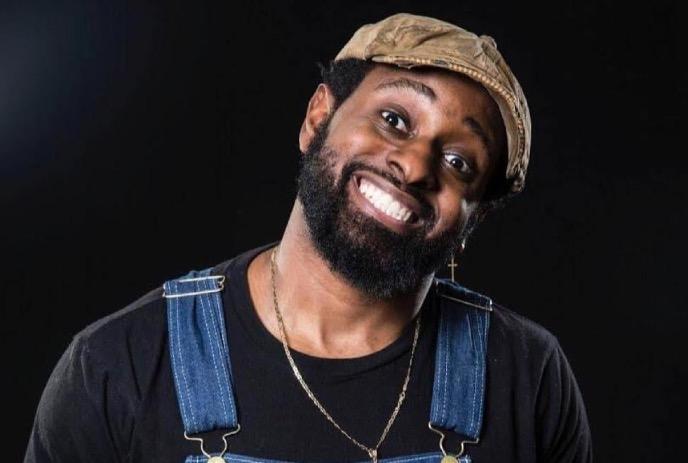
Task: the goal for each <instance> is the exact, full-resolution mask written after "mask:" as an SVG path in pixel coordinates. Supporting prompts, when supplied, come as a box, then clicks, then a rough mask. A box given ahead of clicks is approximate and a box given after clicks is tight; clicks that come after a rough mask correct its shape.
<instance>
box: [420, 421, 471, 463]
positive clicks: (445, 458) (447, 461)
mask: <svg viewBox="0 0 688 463" xmlns="http://www.w3.org/2000/svg"><path fill="white" fill-rule="evenodd" d="M428 428H430V430H431V431H432V432H434V433H435V434H439V436H440V450H441V451H442V463H456V462H458V461H459V459H460V458H461V457H462V456H463V454H464V453H465V452H466V448H465V444H477V443H478V442H480V439H476V440H463V441H461V447H459V453H457V454H453V455H452V454H450V453H447V451H446V450H445V449H444V439H445V438H446V437H447V436H446V435H445V434H444V433H443V432H442V431H440V430H439V429H437V428H434V427H433V426H432V423H431V422H430V421H428Z"/></svg>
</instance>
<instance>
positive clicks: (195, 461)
mask: <svg viewBox="0 0 688 463" xmlns="http://www.w3.org/2000/svg"><path fill="white" fill-rule="evenodd" d="M435 456H441V454H440V453H439V452H431V453H424V454H421V455H410V456H401V457H393V458H383V459H381V460H379V461H380V462H386V463H411V462H414V461H423V460H427V459H428V458H433V457H435ZM223 459H225V461H226V462H239V463H258V462H269V463H294V462H289V461H283V460H270V459H267V458H266V459H259V458H255V457H249V456H238V455H231V454H229V455H227V454H225V455H224V456H223ZM207 461H208V458H207V457H205V456H198V455H190V456H188V457H186V463H206V462H207ZM366 461H367V460H366ZM459 461H460V462H461V463H470V461H471V460H470V457H469V456H467V455H466V456H465V457H460V458H459Z"/></svg>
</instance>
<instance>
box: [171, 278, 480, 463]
mask: <svg viewBox="0 0 688 463" xmlns="http://www.w3.org/2000/svg"><path fill="white" fill-rule="evenodd" d="M210 272H211V269H207V270H204V271H201V272H191V273H189V274H188V275H186V276H184V277H182V278H180V279H178V280H172V281H168V282H166V283H165V285H164V290H165V296H166V297H167V314H168V331H169V337H170V356H171V359H172V370H173V376H174V381H175V386H176V391H177V401H178V403H179V409H180V411H181V414H182V421H183V423H184V431H185V432H186V433H187V434H195V433H199V432H207V431H212V430H216V429H234V428H236V427H237V425H238V419H237V414H236V406H235V399H234V395H233V381H232V373H231V364H230V357H229V349H228V346H227V338H226V334H225V324H224V317H223V315H222V314H223V308H222V300H221V298H220V297H219V290H221V289H222V283H221V282H219V280H217V277H215V279H213V277H212V276H210ZM194 278H195V279H198V280H197V281H188V280H189V279H194ZM435 289H436V291H437V295H438V297H439V306H440V323H439V330H438V333H437V351H436V365H435V377H434V384H433V397H432V405H431V411H430V420H429V422H430V424H432V425H433V427H435V428H442V429H443V430H450V431H453V432H455V433H457V434H460V435H462V436H465V437H466V438H467V439H468V440H467V441H466V442H471V441H477V440H478V438H479V435H480V429H481V425H482V417H483V408H484V395H485V368H486V362H485V360H486V350H487V330H488V327H489V316H490V312H491V310H492V301H491V300H490V299H489V298H486V297H485V296H482V295H480V294H478V293H475V292H472V291H470V290H468V289H466V288H463V287H462V286H460V285H458V284H457V283H455V282H452V281H448V280H435ZM175 296H177V297H175ZM217 404H220V406H218V405H217ZM438 441H439V436H438ZM438 447H439V442H438ZM442 456H443V454H442V453H441V452H439V451H438V452H434V453H424V454H418V455H408V456H402V457H395V458H383V459H380V460H379V461H380V462H384V463H430V462H438V461H440V460H441V458H442ZM223 458H224V460H225V461H226V462H230V461H231V462H241V463H258V462H262V463H288V462H281V461H277V460H266V459H257V458H254V457H250V456H245V455H233V454H229V453H228V454H225V455H224V457H223ZM207 460H208V458H207V457H205V456H194V455H192V456H188V457H187V458H186V460H185V463H206V462H207ZM459 461H460V462H461V463H471V458H470V456H468V455H465V454H464V455H462V456H461V458H460V460H459Z"/></svg>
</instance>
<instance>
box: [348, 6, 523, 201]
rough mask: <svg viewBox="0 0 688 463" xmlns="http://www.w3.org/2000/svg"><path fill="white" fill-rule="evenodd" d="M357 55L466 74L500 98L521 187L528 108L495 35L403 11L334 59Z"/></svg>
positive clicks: (511, 176) (514, 179) (513, 173)
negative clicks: (494, 37) (498, 46)
mask: <svg viewBox="0 0 688 463" xmlns="http://www.w3.org/2000/svg"><path fill="white" fill-rule="evenodd" d="M346 58H357V59H361V60H367V61H373V62H377V63H387V64H394V65H397V66H400V67H403V68H408V69H410V68H413V67H415V66H430V67H437V68H442V69H447V70H450V71H454V72H458V73H460V74H463V75H466V76H468V77H470V78H471V79H473V80H475V81H477V82H478V83H480V84H481V85H482V86H483V87H485V89H486V90H487V91H488V92H489V94H490V95H491V96H492V98H493V99H494V100H495V101H496V102H497V105H498V106H499V111H500V113H501V115H502V119H503V120H504V127H505V128H506V136H507V145H508V161H507V168H506V181H507V182H508V184H509V191H510V192H511V193H518V192H520V191H521V190H522V189H523V185H524V182H525V176H526V170H527V168H528V159H529V156H530V136H531V134H530V131H531V124H530V111H529V110H528V103H527V102H526V97H525V95H524V94H523V90H522V89H521V86H520V85H519V83H518V81H517V80H516V76H514V74H513V73H512V72H511V69H509V66H508V65H507V64H506V61H504V58H503V57H502V55H501V54H500V53H499V51H498V50H497V44H496V43H495V41H494V39H493V38H492V37H490V36H487V35H481V36H477V35H475V34H474V33H472V32H469V31H467V30H465V29H462V28H460V27H458V26H456V25H454V24H450V23H447V22H444V21H440V20H438V19H435V18H429V17H426V16H417V15H412V14H408V13H399V14H395V15H393V16H390V17H388V18H385V19H383V20H382V21H379V22H377V23H374V24H366V25H364V26H362V27H361V28H360V29H358V30H357V31H356V32H355V33H354V35H353V37H351V39H350V40H349V42H348V43H347V44H346V45H344V48H342V50H341V51H340V52H339V53H338V54H337V56H336V57H335V61H338V60H342V59H346Z"/></svg>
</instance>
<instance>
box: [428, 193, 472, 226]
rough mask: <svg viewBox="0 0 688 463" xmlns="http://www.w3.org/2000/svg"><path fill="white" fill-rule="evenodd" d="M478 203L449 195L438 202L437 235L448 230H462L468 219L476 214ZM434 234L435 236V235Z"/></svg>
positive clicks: (454, 194)
mask: <svg viewBox="0 0 688 463" xmlns="http://www.w3.org/2000/svg"><path fill="white" fill-rule="evenodd" d="M476 207H477V203H476V202H475V201H471V200H469V199H467V198H466V197H464V196H460V195H457V194H456V192H453V194H452V195H447V196H446V197H444V198H441V199H440V200H439V201H438V208H439V210H438V220H437V224H436V227H435V233H437V234H440V233H443V232H446V231H447V230H462V229H463V228H464V226H465V225H466V223H467V222H468V218H469V217H470V216H471V215H472V214H474V213H475V210H476ZM435 233H433V234H435Z"/></svg>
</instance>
